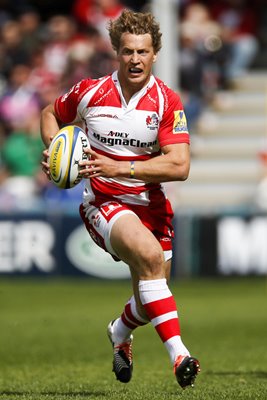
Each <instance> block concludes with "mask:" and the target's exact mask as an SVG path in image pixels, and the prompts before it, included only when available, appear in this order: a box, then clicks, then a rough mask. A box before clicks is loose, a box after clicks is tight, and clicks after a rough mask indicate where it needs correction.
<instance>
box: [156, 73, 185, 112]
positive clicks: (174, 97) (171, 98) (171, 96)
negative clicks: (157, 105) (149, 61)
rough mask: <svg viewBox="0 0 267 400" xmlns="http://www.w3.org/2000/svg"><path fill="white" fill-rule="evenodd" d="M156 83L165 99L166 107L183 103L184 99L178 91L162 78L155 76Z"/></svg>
mask: <svg viewBox="0 0 267 400" xmlns="http://www.w3.org/2000/svg"><path fill="white" fill-rule="evenodd" d="M155 83H156V85H157V87H158V90H159V91H160V93H161V95H162V96H163V99H164V109H165V110H167V109H168V108H169V107H171V106H172V107H174V108H175V107H176V106H177V105H181V104H182V101H181V98H180V95H179V93H178V92H176V91H174V90H173V89H171V88H170V87H169V86H167V85H166V83H164V82H163V81H162V80H161V79H159V78H156V77H155Z"/></svg>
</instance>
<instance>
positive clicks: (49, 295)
mask: <svg viewBox="0 0 267 400" xmlns="http://www.w3.org/2000/svg"><path fill="white" fill-rule="evenodd" d="M171 288H172V291H173V293H174V294H175V297H176V301H177V305H178V308H179V315H180V321H181V327H182V336H183V340H184V342H185V344H186V345H187V346H188V347H189V349H190V351H191V353H192V355H195V356H197V357H198V358H199V360H200V361H201V367H202V371H201V373H200V375H199V377H198V378H197V381H196V385H195V388H194V389H191V388H189V389H186V390H184V391H183V390H181V389H180V388H179V386H178V385H177V383H176V381H175V378H174V376H173V373H172V368H171V365H170V362H169V358H168V355H167V352H166V350H165V347H164V346H163V345H162V343H161V342H160V340H159V338H158V337H157V335H156V333H155V332H154V329H153V328H152V326H146V327H143V328H140V329H139V330H137V331H136V332H135V340H134V367H135V369H134V376H133V379H132V381H131V382H130V383H129V384H127V385H125V384H121V383H119V382H117V381H116V380H115V379H114V375H113V373H112V372H111V346H110V344H109V342H108V340H107V337H106V326H107V324H108V322H109V321H110V319H112V318H114V317H116V316H117V315H118V314H119V313H120V312H121V310H122V307H123V305H124V303H125V301H126V300H127V298H128V297H129V294H130V292H129V290H130V283H129V282H106V281H104V282H103V281H97V280H96V281H93V280H87V279H83V280H81V279H78V280H60V279H59V280H53V279H40V280H38V279H36V280H29V279H25V278H23V279H21V280H20V279H13V278H12V279H3V278H2V279H1V280H0V399H1V400H2V399H5V400H11V399H14V400H15V399H16V400H22V399H27V400H31V399H34V400H39V399H40V400H44V399H51V400H61V399H62V400H63V399H74V400H84V399H90V400H91V399H92V400H93V399H96V400H101V399H114V400H115V399H116V400H124V399H125V400H126V399H127V400H135V399H136V400H142V399H145V400H148V399H151V400H152V399H153V400H164V399H166V400H172V399H183V400H188V399H190V400H194V399H201V400H209V399H211V400H219V399H220V400H221V399H227V400H231V399H233V400H239V399H240V400H241V399H242V400H246V399H251V400H256V399H261V400H263V399H266V398H267V284H266V280H265V279H264V278H254V279H248V278H243V279H222V280H195V281H181V282H175V281H173V282H172V283H171Z"/></svg>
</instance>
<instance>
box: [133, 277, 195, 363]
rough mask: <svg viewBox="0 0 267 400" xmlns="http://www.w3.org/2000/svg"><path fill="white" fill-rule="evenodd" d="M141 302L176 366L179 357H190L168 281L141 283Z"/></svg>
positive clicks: (158, 280)
mask: <svg viewBox="0 0 267 400" xmlns="http://www.w3.org/2000/svg"><path fill="white" fill-rule="evenodd" d="M139 293H140V299H141V302H142V304H143V306H144V308H145V310H146V313H147V315H148V317H149V318H150V320H151V323H152V324H153V326H154V327H155V329H156V331H157V333H158V335H159V336H160V338H161V340H162V342H163V343H164V345H165V346H166V348H167V351H168V353H169V355H170V359H171V362H172V363H173V364H174V362H175V360H176V358H177V357H178V355H189V351H188V350H187V348H186V347H185V346H184V344H183V342H182V339H181V333H180V324H179V319H178V313H177V308H176V303H175V300H174V297H173V295H172V293H171V291H170V289H169V287H168V285H167V281H166V279H156V280H141V281H139Z"/></svg>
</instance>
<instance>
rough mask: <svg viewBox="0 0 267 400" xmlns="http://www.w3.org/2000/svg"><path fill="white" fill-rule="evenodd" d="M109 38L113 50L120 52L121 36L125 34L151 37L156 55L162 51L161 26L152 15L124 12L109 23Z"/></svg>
mask: <svg viewBox="0 0 267 400" xmlns="http://www.w3.org/2000/svg"><path fill="white" fill-rule="evenodd" d="M108 31H109V37H110V41H111V44H112V47H113V49H114V50H115V51H116V52H118V51H119V48H120V41H121V35H122V34H123V33H125V32H128V33H132V34H134V35H144V34H146V33H148V34H150V35H151V39H152V45H153V49H154V52H155V54H157V53H158V52H159V50H160V49H161V36H162V33H161V32H160V27H159V24H158V23H157V22H156V20H155V18H154V16H153V15H152V14H151V13H141V12H134V11H131V10H124V11H123V12H122V13H121V15H120V16H119V17H118V18H117V19H115V20H113V21H112V20H111V21H110V22H109V26H108Z"/></svg>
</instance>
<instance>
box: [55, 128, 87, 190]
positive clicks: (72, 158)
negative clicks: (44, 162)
mask: <svg viewBox="0 0 267 400" xmlns="http://www.w3.org/2000/svg"><path fill="white" fill-rule="evenodd" d="M86 147H90V144H89V141H88V138H87V136H86V134H85V132H84V131H83V129H81V128H80V127H78V126H76V125H68V126H65V127H64V128H62V129H60V130H59V131H58V133H57V134H56V136H55V137H54V138H53V140H52V142H51V143H50V146H49V148H48V155H49V156H48V163H49V169H50V175H51V179H52V182H54V184H55V185H56V186H58V187H59V188H61V189H70V188H72V187H74V186H76V185H77V184H78V183H79V182H80V181H81V179H82V177H81V175H80V174H79V168H80V167H79V161H81V160H84V159H87V158H88V157H87V154H86V153H85V152H84V149H85V148H86Z"/></svg>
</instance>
